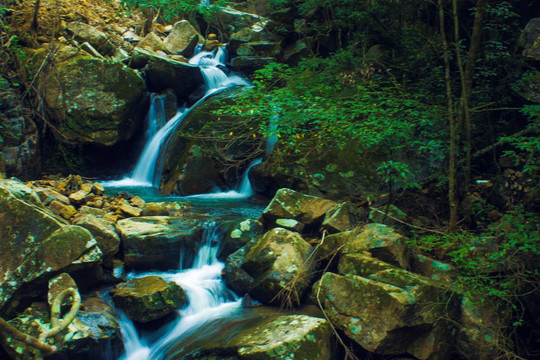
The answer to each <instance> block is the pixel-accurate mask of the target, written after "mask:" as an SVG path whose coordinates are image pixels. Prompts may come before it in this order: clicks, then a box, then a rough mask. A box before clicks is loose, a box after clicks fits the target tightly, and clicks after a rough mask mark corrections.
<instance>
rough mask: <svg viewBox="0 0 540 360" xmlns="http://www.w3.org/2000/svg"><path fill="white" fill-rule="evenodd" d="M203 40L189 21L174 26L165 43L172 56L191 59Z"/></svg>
mask: <svg viewBox="0 0 540 360" xmlns="http://www.w3.org/2000/svg"><path fill="white" fill-rule="evenodd" d="M203 39H204V38H203V37H202V35H201V34H199V33H198V32H197V30H196V29H195V28H194V27H193V25H191V24H190V23H189V21H187V20H181V21H178V22H177V23H175V24H174V25H173V29H172V31H171V32H170V34H169V35H168V36H167V38H165V40H164V43H165V46H166V48H167V50H168V51H169V52H170V53H171V54H174V55H182V56H184V57H187V58H190V57H192V56H193V53H194V50H195V46H197V44H198V43H199V41H200V42H202V41H203Z"/></svg>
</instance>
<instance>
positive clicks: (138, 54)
mask: <svg viewBox="0 0 540 360" xmlns="http://www.w3.org/2000/svg"><path fill="white" fill-rule="evenodd" d="M131 66H133V67H135V68H140V67H144V66H146V68H145V70H146V72H145V73H146V85H147V87H148V91H151V92H162V91H165V90H167V89H173V90H174V92H175V94H176V97H177V98H178V101H179V102H180V103H182V102H183V101H185V100H187V98H188V96H189V95H190V94H191V93H192V92H193V91H195V90H196V89H197V88H198V87H199V86H200V84H202V83H203V82H204V79H203V76H202V74H201V70H200V68H199V67H198V66H196V65H192V64H187V63H185V62H180V61H175V60H172V59H167V58H166V57H161V56H158V55H156V54H153V53H152V52H150V51H148V50H145V49H142V48H135V49H134V50H133V55H132V63H131Z"/></svg>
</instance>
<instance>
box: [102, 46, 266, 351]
mask: <svg viewBox="0 0 540 360" xmlns="http://www.w3.org/2000/svg"><path fill="white" fill-rule="evenodd" d="M226 60H227V53H226V51H225V49H223V48H218V49H217V50H216V51H214V52H204V51H199V52H198V53H197V54H196V55H195V56H194V57H193V58H192V59H191V60H190V63H192V64H198V65H199V66H200V69H201V73H202V75H203V78H204V81H205V85H206V93H205V96H204V97H203V98H202V99H200V100H199V101H198V102H197V103H196V104H195V105H193V106H192V107H191V108H185V109H181V110H179V111H178V112H177V113H176V115H175V116H173V117H172V118H171V119H169V120H168V121H167V122H165V121H164V120H163V114H164V113H165V111H164V110H165V106H164V103H163V102H162V101H163V97H160V96H157V95H154V96H153V98H152V103H151V107H150V112H149V116H148V127H147V132H146V138H147V141H146V145H145V147H144V149H143V151H142V152H141V155H140V157H139V160H138V161H137V164H136V166H135V169H134V170H133V172H132V173H131V174H130V175H129V176H127V177H125V178H124V179H122V180H116V181H107V182H103V184H104V185H105V186H106V187H107V188H108V191H111V189H114V191H116V192H118V191H123V190H124V189H127V190H128V191H130V192H132V193H135V194H137V193H140V194H141V196H142V197H144V198H145V199H146V200H147V201H177V200H189V201H191V202H192V203H193V206H194V207H196V208H198V210H197V211H199V212H204V213H205V214H210V215H215V216H216V217H217V218H220V217H221V218H223V217H224V216H225V217H227V218H229V219H230V218H237V219H246V218H257V217H258V216H259V215H260V213H261V211H262V209H261V208H260V207H258V206H253V205H250V206H246V203H245V199H247V198H249V197H250V196H251V195H253V192H252V189H251V184H250V182H249V179H248V176H247V175H248V172H249V169H251V167H252V166H254V165H255V164H256V163H258V162H260V160H257V161H256V162H254V163H253V164H251V166H250V167H249V169H248V170H247V171H246V172H245V174H244V175H243V177H242V179H241V181H240V182H239V184H238V185H237V187H236V188H235V189H234V190H231V191H228V192H216V193H214V194H201V195H192V196H188V197H168V198H163V197H160V195H159V193H158V191H157V189H156V188H157V186H158V184H159V181H160V177H161V173H162V166H163V164H162V160H161V159H162V158H163V157H162V154H161V153H162V152H163V149H165V148H166V147H167V141H168V139H169V138H170V134H171V133H172V132H173V131H174V130H175V129H176V128H177V127H178V126H179V125H180V123H181V122H182V120H183V119H184V118H185V117H186V115H187V114H189V112H190V111H191V110H192V109H194V108H195V107H197V106H198V105H200V104H201V103H202V102H204V101H205V100H206V99H207V98H208V96H211V95H212V94H214V93H216V92H217V91H220V90H222V89H226V88H229V87H232V86H236V85H248V83H247V82H246V81H245V80H243V79H242V78H240V77H238V76H235V75H227V74H226V73H225V72H224V71H223V70H222V69H225V63H226ZM218 225H219V223H204V224H201V226H203V227H204V230H205V231H204V236H203V238H202V239H201V244H200V247H199V250H198V252H197V254H192V255H189V254H187V255H186V253H188V252H190V250H186V253H182V255H181V256H182V258H181V259H180V264H181V265H180V269H172V270H171V271H167V272H146V273H131V274H129V275H128V279H132V278H136V277H141V276H146V275H159V276H161V277H163V278H164V279H165V280H167V281H173V282H175V283H177V284H179V285H180V286H181V287H182V288H183V289H184V291H185V292H186V295H187V299H188V303H187V304H188V305H187V306H185V307H184V308H182V309H181V310H179V311H178V315H179V316H178V318H177V320H175V321H173V322H172V323H170V324H168V325H166V327H165V328H163V329H161V330H160V331H158V334H159V336H156V333H153V334H142V335H141V334H139V332H138V331H137V329H136V328H135V326H134V325H133V323H132V322H131V321H130V320H129V319H128V318H127V317H125V316H122V318H121V319H120V323H121V328H122V336H123V340H124V345H125V353H124V354H123V355H122V357H121V358H120V360H148V359H154V360H162V359H177V358H178V357H177V356H178V354H179V353H181V352H182V351H183V349H184V348H185V347H186V346H187V344H188V343H190V341H189V340H188V339H189V337H190V336H192V335H193V334H194V333H195V332H197V331H199V330H200V329H201V328H204V327H205V324H208V322H212V321H216V319H225V318H231V315H232V314H233V313H234V312H235V311H237V310H239V309H240V308H241V299H239V298H237V297H236V296H235V295H234V293H232V292H231V291H229V290H228V289H227V288H226V287H225V284H224V282H223V281H222V278H221V271H222V269H223V267H224V264H223V263H222V262H220V261H219V260H218V259H217V253H218V250H219V245H220V243H221V237H222V234H221V232H220V231H219V226H218ZM164 251H166V249H164Z"/></svg>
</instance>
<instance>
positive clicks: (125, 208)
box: [119, 203, 142, 216]
mask: <svg viewBox="0 0 540 360" xmlns="http://www.w3.org/2000/svg"><path fill="white" fill-rule="evenodd" d="M119 209H120V211H122V212H123V213H124V214H126V215H127V216H139V215H141V213H142V209H139V208H137V207H135V206H131V205H129V204H126V203H124V204H122V205H120V208H119Z"/></svg>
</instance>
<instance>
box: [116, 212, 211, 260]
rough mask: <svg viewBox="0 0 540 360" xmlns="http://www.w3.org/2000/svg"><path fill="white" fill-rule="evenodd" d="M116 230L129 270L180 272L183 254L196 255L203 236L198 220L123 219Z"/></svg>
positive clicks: (144, 217)
mask: <svg viewBox="0 0 540 360" xmlns="http://www.w3.org/2000/svg"><path fill="white" fill-rule="evenodd" d="M116 229H117V231H118V233H119V234H120V238H121V239H122V250H123V259H124V263H125V266H126V268H127V269H158V270H170V269H178V268H179V265H180V254H181V252H182V251H187V252H192V253H195V251H196V249H197V244H198V242H199V241H200V239H201V234H202V228H201V227H200V226H199V221H198V220H193V219H184V218H178V217H168V216H143V217H138V218H128V219H123V220H119V221H118V222H117V223H116ZM165 249H166V251H165Z"/></svg>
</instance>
